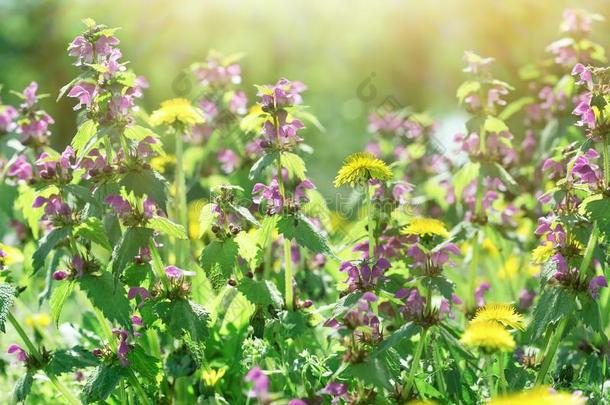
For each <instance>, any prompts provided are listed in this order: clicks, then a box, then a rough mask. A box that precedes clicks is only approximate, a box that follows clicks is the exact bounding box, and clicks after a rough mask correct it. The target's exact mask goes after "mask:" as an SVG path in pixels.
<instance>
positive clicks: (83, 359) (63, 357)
mask: <svg viewBox="0 0 610 405" xmlns="http://www.w3.org/2000/svg"><path fill="white" fill-rule="evenodd" d="M99 363H100V361H99V359H98V358H97V357H95V356H94V355H93V353H91V351H90V350H87V349H85V348H83V347H80V346H74V347H72V348H70V349H62V350H56V351H54V352H53V357H51V360H50V361H49V363H48V364H47V365H46V366H45V368H44V369H45V371H46V372H47V373H50V374H53V375H59V374H63V373H69V372H72V371H74V370H79V369H83V368H86V367H93V366H97V365H99Z"/></svg>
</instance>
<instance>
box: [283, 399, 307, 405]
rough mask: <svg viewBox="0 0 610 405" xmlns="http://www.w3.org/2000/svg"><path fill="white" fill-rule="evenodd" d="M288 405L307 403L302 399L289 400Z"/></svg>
mask: <svg viewBox="0 0 610 405" xmlns="http://www.w3.org/2000/svg"><path fill="white" fill-rule="evenodd" d="M288 405H307V402H305V401H303V400H302V399H291V400H290V401H288Z"/></svg>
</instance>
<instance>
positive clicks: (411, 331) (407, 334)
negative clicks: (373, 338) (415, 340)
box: [373, 322, 421, 356]
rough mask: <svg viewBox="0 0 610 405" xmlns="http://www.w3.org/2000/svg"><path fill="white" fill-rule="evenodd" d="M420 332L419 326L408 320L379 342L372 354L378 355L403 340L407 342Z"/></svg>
mask: <svg viewBox="0 0 610 405" xmlns="http://www.w3.org/2000/svg"><path fill="white" fill-rule="evenodd" d="M420 332H421V326H419V325H417V324H415V323H412V322H409V323H406V324H404V325H402V326H401V327H400V328H398V329H397V330H396V331H394V333H392V334H391V335H390V337H389V338H387V339H385V340H384V341H383V342H381V343H380V344H379V346H378V347H377V349H376V350H375V351H374V352H373V356H379V355H381V354H382V353H384V352H386V351H387V350H389V349H394V348H396V347H397V346H399V345H400V344H402V343H404V342H408V341H409V340H411V338H412V337H413V336H415V335H417V334H418V333H420Z"/></svg>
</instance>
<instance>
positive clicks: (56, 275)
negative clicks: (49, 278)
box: [53, 270, 68, 281]
mask: <svg viewBox="0 0 610 405" xmlns="http://www.w3.org/2000/svg"><path fill="white" fill-rule="evenodd" d="M67 277H68V273H67V272H66V271H64V270H56V271H55V272H53V280H55V281H62V280H65V279H66V278H67Z"/></svg>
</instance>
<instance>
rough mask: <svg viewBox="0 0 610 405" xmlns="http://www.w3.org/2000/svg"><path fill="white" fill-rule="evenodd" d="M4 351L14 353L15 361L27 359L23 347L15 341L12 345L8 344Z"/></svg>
mask: <svg viewBox="0 0 610 405" xmlns="http://www.w3.org/2000/svg"><path fill="white" fill-rule="evenodd" d="M6 352H7V353H8V354H14V355H15V357H16V361H17V362H22V363H24V362H25V361H26V359H27V355H26V353H25V350H23V348H22V347H21V346H19V345H18V344H16V343H13V344H12V345H10V346H9V347H8V350H7V351H6Z"/></svg>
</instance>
